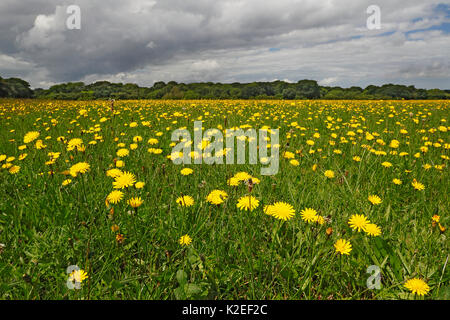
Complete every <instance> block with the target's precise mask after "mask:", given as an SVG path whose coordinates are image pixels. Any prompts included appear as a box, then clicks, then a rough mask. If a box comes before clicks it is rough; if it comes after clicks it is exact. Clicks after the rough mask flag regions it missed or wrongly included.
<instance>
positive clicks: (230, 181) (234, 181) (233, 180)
mask: <svg viewBox="0 0 450 320" xmlns="http://www.w3.org/2000/svg"><path fill="white" fill-rule="evenodd" d="M227 184H228V185H229V186H232V187H236V186H238V185H239V180H238V179H237V178H235V177H231V178H230V179H228V181H227Z"/></svg>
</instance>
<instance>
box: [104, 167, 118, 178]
mask: <svg viewBox="0 0 450 320" xmlns="http://www.w3.org/2000/svg"><path fill="white" fill-rule="evenodd" d="M121 174H122V171H121V170H120V169H117V168H113V169H109V170H108V171H106V175H107V176H108V177H111V178H116V177H118V176H120V175H121Z"/></svg>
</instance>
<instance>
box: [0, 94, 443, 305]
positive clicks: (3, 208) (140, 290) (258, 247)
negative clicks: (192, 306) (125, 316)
mask: <svg viewBox="0 0 450 320" xmlns="http://www.w3.org/2000/svg"><path fill="white" fill-rule="evenodd" d="M448 110H449V102H446V101H120V102H116V105H115V110H114V112H112V111H111V110H110V103H109V102H108V101H42V100H1V101H0V155H2V154H4V155H6V156H7V157H10V156H13V157H15V159H14V160H12V161H7V160H8V159H5V160H3V161H2V162H0V187H1V193H0V243H1V244H3V246H2V247H0V252H1V253H0V279H1V281H0V298H2V299H419V298H422V299H424V298H425V299H449V297H450V286H449V280H450V272H449V269H450V267H449V266H448V262H447V261H448V253H449V250H448V249H449V248H448V244H449V241H448V239H447V237H448V226H449V225H450V223H449V222H450V220H449V216H448V213H449V206H448V204H449V199H448V194H449V171H448V159H449V158H448V156H449V151H448V150H449V148H448V146H449V139H448V138H449V133H448V129H449V127H448V122H447V121H448ZM102 118H105V119H102ZM101 119H102V120H101ZM200 119H201V120H202V121H203V127H204V130H206V129H209V128H217V127H218V126H219V128H223V129H225V128H231V127H233V126H240V125H244V124H249V125H251V126H252V127H253V128H256V129H259V128H261V127H262V126H264V125H267V126H268V127H270V128H279V129H280V169H279V172H278V174H276V175H273V176H261V175H260V167H261V165H260V164H258V165H248V164H247V165H231V164H229V165H226V164H224V165H206V164H203V165H195V164H191V165H186V166H183V165H174V164H173V163H172V162H171V161H170V160H169V159H168V158H167V156H168V155H170V153H171V149H172V147H171V146H170V144H171V140H170V139H171V132H172V131H173V130H175V129H177V128H180V127H183V126H185V127H187V128H188V129H189V130H190V131H191V134H192V128H193V121H194V120H200ZM443 120H445V121H443ZM146 121H147V122H148V123H146ZM175 121H176V122H175ZM132 122H136V123H137V126H136V127H133V126H130V123H132ZM294 122H297V124H296V123H294ZM143 124H148V126H145V125H143ZM220 126H221V127H220ZM401 129H404V130H406V131H407V133H402V132H401V131H400V130H401ZM30 131H38V132H40V136H39V137H38V138H37V139H38V140H39V139H41V140H42V142H43V144H44V145H46V147H45V148H43V149H36V147H35V143H36V141H37V140H35V141H32V142H30V143H27V144H25V143H24V141H23V138H24V136H25V134H26V133H27V132H30ZM350 131H351V132H353V133H354V135H352V133H349V132H350ZM316 132H318V133H319V134H320V137H318V138H314V137H313V135H314V133H316ZM366 132H370V133H372V134H373V133H374V132H375V133H378V136H375V138H374V139H373V140H367V139H366ZM158 133H161V135H160V136H159V135H158ZM333 134H335V135H336V136H333ZM60 136H64V137H65V141H66V142H67V141H69V140H70V139H72V138H81V139H82V140H83V142H84V146H85V147H86V149H85V151H84V152H83V151H77V150H72V151H68V150H67V144H66V143H64V142H61V141H58V140H57V138H58V137H60ZM135 136H141V137H142V138H143V140H142V141H141V142H137V145H138V147H137V149H135V150H131V148H130V144H132V143H134V141H133V138H134V137H135ZM269 136H270V135H269ZM149 138H156V139H158V143H157V144H156V145H149V144H148V143H147V140H148V139H149ZM377 139H382V140H383V143H381V141H379V142H377ZM393 139H396V140H398V141H399V142H400V146H399V147H398V148H391V147H389V144H390V141H391V140H393ZM307 140H313V141H314V142H315V144H314V145H313V146H309V145H307V143H306V141H307ZM90 141H96V144H89V142H90ZM330 141H334V142H335V144H334V145H333V144H330ZM429 142H431V145H430V143H429ZM119 143H124V145H125V146H124V148H127V149H129V150H130V155H129V156H127V157H123V158H120V157H118V156H117V155H116V152H117V150H118V149H120V148H121V147H119V146H118V144H119ZM436 143H438V144H436ZM23 145H26V146H27V148H26V149H24V150H19V147H20V146H23ZM423 146H427V147H428V151H427V152H422V151H421V150H420V148H421V147H423ZM150 147H153V148H159V149H161V150H162V152H161V154H151V153H149V152H148V151H147V149H148V148H150ZM311 149H312V150H314V153H312V152H311V151H310V150H311ZM335 150H340V152H341V154H338V153H335ZM371 150H372V151H371ZM375 150H378V151H385V153H386V154H385V155H376V154H375V153H374V151H375ZM285 151H289V152H292V153H294V155H295V159H297V160H298V161H299V162H300V165H299V166H293V165H292V164H290V162H289V160H290V159H286V158H284V157H283V154H284V152H285ZM392 151H394V152H392ZM49 152H59V153H60V156H59V158H58V159H56V161H55V163H54V164H48V165H46V161H48V160H49V159H50V157H49V156H48V153H49ZM395 152H396V153H395ZM401 152H406V153H408V154H407V155H404V156H400V155H399V154H400V153H401ZM24 153H26V154H27V156H26V157H25V158H24V159H23V160H19V156H20V155H21V154H24ZM416 154H418V156H415V155H416ZM355 155H357V156H359V157H360V158H361V161H359V162H357V161H354V160H353V159H352V158H353V156H355ZM0 159H1V158H0ZM119 159H122V160H123V161H124V162H125V166H124V167H123V168H121V169H122V170H123V171H130V172H132V173H133V174H134V175H135V176H136V177H137V181H143V182H145V186H144V187H143V188H142V189H136V188H128V189H126V190H123V191H124V193H125V197H124V199H122V201H120V202H119V203H118V204H115V205H113V204H105V199H106V196H107V195H108V194H109V193H110V192H111V191H112V190H113V185H112V182H113V181H114V180H113V179H112V178H111V177H108V176H107V175H106V171H107V170H108V169H111V168H113V167H114V164H115V162H116V160H119ZM9 160H11V159H9ZM385 161H388V162H391V163H392V165H393V166H392V167H390V168H385V167H383V166H382V165H381V163H383V162H385ZM77 162H87V163H88V164H89V165H90V170H89V171H88V172H87V173H85V174H78V175H77V176H76V177H72V176H71V175H68V172H67V170H69V169H70V167H71V166H72V165H74V164H75V163H77ZM6 163H12V164H13V165H17V166H20V171H19V172H17V173H16V174H11V173H10V172H9V169H10V168H8V166H9V165H7V164H6ZM315 164H316V165H317V168H316V170H313V169H312V167H313V165H315ZM424 165H425V168H424ZM426 165H430V166H431V167H430V168H428V169H426V168H427V167H428V166H426ZM184 167H189V168H192V169H193V170H194V172H193V174H191V175H188V176H183V175H181V174H180V170H181V169H182V168H184ZM325 170H333V171H334V172H335V178H333V179H329V178H327V177H325V176H324V171H325ZM242 171H244V172H247V173H249V174H250V175H252V176H253V177H256V178H258V179H260V183H259V184H256V185H255V186H254V188H253V190H252V191H251V194H252V195H253V196H254V197H256V198H257V199H258V200H260V204H259V206H258V207H257V208H256V209H255V210H254V211H252V212H248V211H241V210H239V209H238V208H237V207H236V204H237V200H238V199H239V198H240V197H241V196H245V195H248V194H249V189H248V187H247V186H246V185H245V183H243V182H241V183H240V185H239V186H237V187H232V186H229V185H228V184H227V180H228V179H229V178H231V177H232V176H233V175H234V174H236V173H238V172H242ZM394 178H399V179H401V180H402V184H401V185H395V184H394V183H393V182H392V179H394ZM66 179H71V180H72V182H71V183H70V184H68V185H67V186H62V182H63V181H64V180H66ZM413 179H416V180H417V181H419V182H420V183H422V184H423V185H424V186H425V189H424V190H421V191H419V190H416V189H414V188H413V187H412V185H411V182H412V181H413ZM214 189H220V190H224V191H226V192H227V194H228V198H227V199H226V200H225V202H224V203H223V204H221V205H212V204H209V203H208V202H206V196H207V195H208V194H209V193H210V192H211V191H212V190H214ZM182 195H190V196H192V197H193V198H194V205H193V206H191V207H181V206H179V205H178V204H177V203H176V201H175V200H176V199H177V198H178V197H180V196H182ZM369 195H378V196H379V197H380V198H381V199H382V203H381V204H379V205H372V204H371V203H370V202H369V201H368V196H369ZM134 196H140V197H141V198H142V199H143V200H144V203H143V204H142V206H141V207H139V208H138V209H137V210H134V209H133V208H131V207H130V206H129V205H128V204H127V201H126V200H127V199H129V198H130V197H134ZM276 201H284V202H287V203H289V204H291V205H292V206H293V207H294V209H295V213H296V214H295V216H294V217H293V218H292V219H290V220H287V221H282V220H278V219H275V218H274V217H273V216H269V215H266V214H264V212H263V207H264V206H265V205H268V204H272V203H274V202H276ZM305 208H313V209H315V210H317V212H318V214H319V215H321V216H323V217H324V218H326V219H325V223H324V224H323V225H320V224H317V223H307V222H305V221H303V220H302V218H301V215H300V212H301V210H303V209H305ZM353 214H364V215H365V216H366V217H368V219H370V221H371V222H373V223H376V224H377V225H378V226H380V227H381V230H382V234H381V235H380V236H376V237H373V236H368V235H367V234H366V233H365V232H356V231H354V230H352V229H351V228H350V226H349V224H348V220H349V218H350V216H351V215H353ZM434 215H439V216H440V221H439V223H440V224H441V226H442V227H443V228H447V230H445V231H440V230H439V226H438V225H435V226H434V227H433V225H432V217H433V216H434ZM113 225H117V226H118V227H119V229H118V230H117V231H113V230H112V229H111V227H112V226H113ZM329 228H331V229H329ZM327 229H328V232H327ZM330 230H332V232H331V234H330ZM117 234H121V235H123V236H124V237H125V240H124V241H123V242H120V241H117V238H116V236H117ZM185 234H188V235H189V236H190V237H191V238H192V243H191V244H190V245H188V246H182V245H180V244H179V242H178V240H179V239H180V237H181V236H183V235H185ZM341 238H343V239H346V240H348V241H350V242H351V244H352V251H351V252H350V255H348V256H347V255H342V256H341V255H340V254H338V253H337V252H336V250H335V248H334V243H335V242H336V241H337V240H338V239H341ZM70 265H77V266H79V267H80V268H81V269H83V270H85V271H86V272H87V274H88V279H86V280H84V281H83V283H82V288H81V289H80V290H69V289H68V288H67V285H66V281H67V279H68V276H69V275H68V274H67V273H66V269H67V267H68V266H70ZM371 265H377V266H379V267H380V269H381V276H382V278H381V289H379V290H369V289H368V288H367V285H366V281H367V279H368V277H369V276H370V274H368V273H367V268H368V267H369V266H371ZM412 278H420V279H423V280H424V281H425V282H426V283H427V284H428V286H429V287H430V291H429V293H428V294H426V295H425V296H417V295H414V294H412V293H411V292H409V290H408V289H406V288H405V287H404V283H405V281H406V280H408V279H412Z"/></svg>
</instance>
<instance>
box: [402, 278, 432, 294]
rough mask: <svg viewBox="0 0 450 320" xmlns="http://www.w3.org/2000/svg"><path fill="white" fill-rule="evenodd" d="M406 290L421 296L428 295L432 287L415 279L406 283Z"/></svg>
mask: <svg viewBox="0 0 450 320" xmlns="http://www.w3.org/2000/svg"><path fill="white" fill-rule="evenodd" d="M404 286H405V288H407V289H409V290H410V291H411V292H412V293H414V294H417V295H419V296H423V295H426V294H427V293H428V291H430V287H429V286H428V285H427V283H426V282H425V281H423V280H422V279H418V278H414V279H410V280H408V281H406V283H405V284H404Z"/></svg>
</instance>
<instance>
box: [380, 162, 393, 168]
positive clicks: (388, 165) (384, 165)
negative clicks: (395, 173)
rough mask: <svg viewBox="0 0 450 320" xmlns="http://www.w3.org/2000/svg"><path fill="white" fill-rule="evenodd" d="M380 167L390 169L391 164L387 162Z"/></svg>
mask: <svg viewBox="0 0 450 320" xmlns="http://www.w3.org/2000/svg"><path fill="white" fill-rule="evenodd" d="M381 165H382V166H383V167H385V168H390V167H392V163H390V162H388V161H385V162H383V163H382V164H381Z"/></svg>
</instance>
